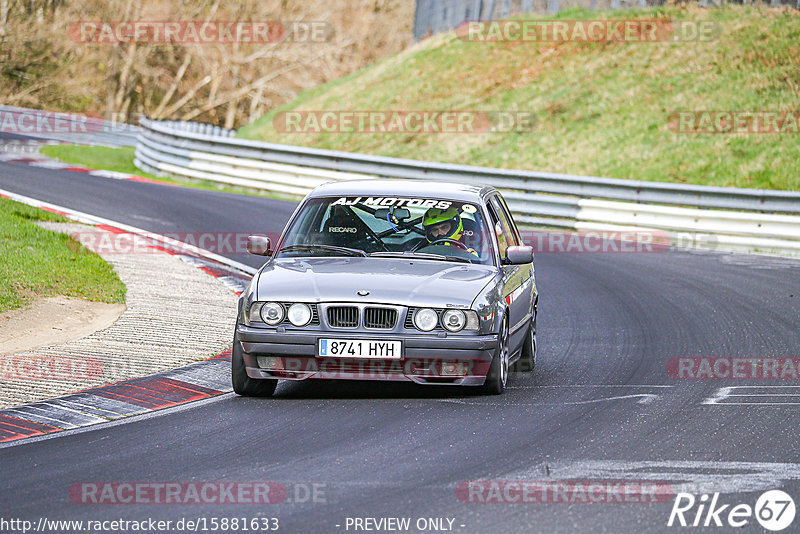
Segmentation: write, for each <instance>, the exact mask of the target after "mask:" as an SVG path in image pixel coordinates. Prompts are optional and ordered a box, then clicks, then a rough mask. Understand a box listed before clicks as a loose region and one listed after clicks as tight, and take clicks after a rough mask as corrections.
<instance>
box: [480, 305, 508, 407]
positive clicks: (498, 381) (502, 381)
mask: <svg viewBox="0 0 800 534" xmlns="http://www.w3.org/2000/svg"><path fill="white" fill-rule="evenodd" d="M508 351H509V349H508V322H507V321H505V320H504V321H503V326H502V327H501V328H500V338H499V340H498V345H497V351H496V352H495V354H494V358H492V364H491V366H490V367H489V375H488V376H487V377H486V382H484V383H483V392H484V393H485V394H486V395H500V394H501V393H502V392H503V391H505V389H506V384H507V383H508V359H509V356H510V355H509V353H508Z"/></svg>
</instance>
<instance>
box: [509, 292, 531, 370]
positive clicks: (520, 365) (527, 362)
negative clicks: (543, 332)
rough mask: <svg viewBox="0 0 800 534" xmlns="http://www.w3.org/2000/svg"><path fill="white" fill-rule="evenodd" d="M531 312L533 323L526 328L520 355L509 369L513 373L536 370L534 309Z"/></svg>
mask: <svg viewBox="0 0 800 534" xmlns="http://www.w3.org/2000/svg"><path fill="white" fill-rule="evenodd" d="M533 310H534V313H533V321H532V322H531V326H530V327H529V328H528V333H527V335H526V336H525V341H523V342H522V354H521V355H520V357H519V360H517V361H516V362H514V365H513V367H512V368H511V370H512V371H513V372H515V373H530V372H533V370H534V369H535V368H536V345H537V343H536V315H537V314H536V307H534V308H533Z"/></svg>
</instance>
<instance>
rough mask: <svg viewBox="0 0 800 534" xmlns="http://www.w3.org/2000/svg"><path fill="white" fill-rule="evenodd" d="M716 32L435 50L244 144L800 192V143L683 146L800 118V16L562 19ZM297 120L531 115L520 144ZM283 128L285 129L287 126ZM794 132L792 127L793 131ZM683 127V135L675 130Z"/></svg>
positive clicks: (361, 78) (431, 45)
mask: <svg viewBox="0 0 800 534" xmlns="http://www.w3.org/2000/svg"><path fill="white" fill-rule="evenodd" d="M603 17H608V18H616V19H632V18H638V19H657V20H661V21H666V20H673V21H710V22H711V23H712V24H713V25H714V28H716V29H718V31H716V33H715V35H718V37H717V38H715V39H714V40H711V41H685V42H656V43H630V42H627V43H620V42H616V43H587V42H561V43H543V42H494V43H476V42H467V41H465V40H463V39H460V38H459V37H458V36H457V35H456V34H455V33H449V34H446V35H438V36H434V37H432V38H429V39H426V40H424V41H422V42H420V43H418V44H417V45H415V46H413V47H412V48H410V49H408V50H406V51H404V52H402V53H400V54H398V55H396V56H393V57H390V58H388V59H386V60H383V61H381V62H379V63H377V64H375V65H373V66H371V67H369V68H367V69H364V70H362V71H360V72H357V73H355V74H352V75H350V76H347V77H345V78H342V79H339V80H335V81H333V82H330V83H327V84H325V85H322V86H320V87H318V88H316V89H314V90H311V91H307V92H305V93H302V94H301V95H300V96H299V97H298V98H297V99H296V100H294V101H293V102H291V103H290V104H288V105H286V106H284V107H281V108H279V109H278V110H275V111H273V112H271V113H269V114H267V115H265V116H263V117H261V118H259V119H258V120H257V121H255V122H254V123H252V124H250V125H248V126H246V127H244V128H242V129H241V130H240V131H239V135H240V136H241V137H247V138H252V139H261V140H265V141H271V142H278V143H286V144H297V145H305V146H313V147H319V148H331V149H337V150H346V151H352V152H364V153H370V154H379V155H386V156H396V157H407V158H414V159H423V160H434V161H443V162H454V163H465V164H474V165H485V166H491V167H507V168H521V169H534V170H546V171H552V172H563V173H574V174H583V175H596V176H608V177H614V178H627V179H640V180H658V181H668V182H682V183H693V184H711V185H726V186H739V187H756V188H770V189H791V190H798V189H800V172H798V170H800V144H799V143H798V141H800V133H782V134H764V133H751V134H741V133H739V134H707V133H676V132H675V131H674V130H673V129H671V128H670V124H669V123H670V121H671V120H673V119H674V117H675V115H674V114H675V113H676V112H678V111H686V110H691V111H702V110H717V111H720V110H736V111H759V112H760V111H776V112H787V111H800V105H799V104H800V13H798V12H797V11H795V10H791V9H772V8H767V7H747V6H746V7H725V8H713V9H701V8H698V7H675V6H671V7H664V8H654V9H648V10H636V11H616V12H594V13H592V12H587V11H578V10H575V11H569V12H562V13H561V14H559V16H558V18H559V19H564V20H576V19H592V18H603ZM288 110H336V111H339V110H358V111H364V110H376V111H387V110H439V111H449V110H482V111H503V110H505V111H508V110H517V111H524V112H531V113H532V114H533V116H534V117H535V128H534V129H533V131H529V132H510V133H496V132H495V133H446V134H443V133H427V134H417V133H411V132H405V133H379V134H375V133H361V132H358V133H313V132H312V133H291V134H288V133H284V132H280V131H277V130H276V128H275V126H274V124H273V118H274V117H275V116H276V113H280V112H285V111H288ZM279 116H280V115H279ZM787 124H788V126H787V129H789V130H791V124H790V123H787ZM674 127H675V124H673V128H674Z"/></svg>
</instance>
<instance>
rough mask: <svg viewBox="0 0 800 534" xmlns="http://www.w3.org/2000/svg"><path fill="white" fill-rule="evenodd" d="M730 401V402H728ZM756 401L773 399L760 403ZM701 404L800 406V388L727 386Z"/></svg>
mask: <svg viewBox="0 0 800 534" xmlns="http://www.w3.org/2000/svg"><path fill="white" fill-rule="evenodd" d="M728 399H731V400H732V401H728ZM758 399H775V400H773V401H769V402H761V401H759V400H758ZM783 399H785V400H783ZM703 404H706V405H713V406H792V405H800V386H777V385H776V386H728V387H723V388H719V389H717V391H716V392H714V396H713V397H708V398H707V399H705V400H704V401H703Z"/></svg>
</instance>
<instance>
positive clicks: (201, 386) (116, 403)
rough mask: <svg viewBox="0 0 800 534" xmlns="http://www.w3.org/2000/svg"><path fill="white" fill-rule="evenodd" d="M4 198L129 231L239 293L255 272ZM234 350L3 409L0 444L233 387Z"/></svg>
mask: <svg viewBox="0 0 800 534" xmlns="http://www.w3.org/2000/svg"><path fill="white" fill-rule="evenodd" d="M0 197H3V198H8V199H11V200H15V201H17V202H21V203H24V204H28V205H30V206H34V207H37V208H41V209H45V210H47V211H51V212H53V213H57V214H59V215H63V216H65V217H68V218H70V219H73V220H76V221H79V222H83V223H88V224H93V225H98V226H101V227H102V228H103V229H105V230H110V231H114V232H130V233H135V234H137V235H139V236H141V237H145V238H146V239H148V240H150V241H152V243H153V246H155V247H158V248H159V249H161V250H163V251H165V252H167V253H169V254H173V255H176V256H179V257H180V258H181V259H183V260H184V261H186V262H187V263H189V264H190V265H193V266H194V267H197V268H198V269H202V270H203V271H205V272H206V273H208V274H210V275H212V276H214V277H216V278H218V279H219V280H220V281H222V282H223V283H225V284H226V285H227V286H228V287H229V288H230V289H231V290H232V291H234V292H235V293H236V294H237V295H238V294H241V292H242V291H243V290H244V288H245V287H246V286H247V284H248V283H249V281H250V277H251V276H252V275H253V274H254V273H255V271H256V270H255V269H253V268H252V267H249V266H247V265H244V264H241V263H239V262H235V261H233V260H230V259H227V258H225V257H223V256H219V255H217V254H214V253H212V252H209V251H207V250H204V249H201V248H198V247H195V246H191V245H186V244H184V243H181V242H179V241H176V240H174V239H170V238H167V237H165V236H161V235H159V234H154V233H152V232H147V231H145V230H142V229H139V228H135V227H132V226H129V225H125V224H121V223H117V222H115V221H110V220H108V219H103V218H101V217H96V216H94V215H90V214H87V213H83V212H79V211H76V210H72V209H70V208H66V207H63V206H57V205H55V204H50V203H47V202H42V201H39V200H36V199H33V198H30V197H25V196H23V195H18V194H16V193H13V192H11V191H5V190H2V189H0ZM230 373H231V370H230V350H228V351H225V352H223V353H222V354H219V355H217V356H215V357H213V358H210V359H208V360H205V361H202V362H197V363H193V364H190V365H187V366H185V367H180V368H178V369H172V370H169V371H165V372H161V373H157V374H155V375H151V376H146V377H142V378H134V379H130V380H124V381H121V382H116V383H113V384H109V385H105V386H100V387H95V388H91V389H87V390H84V391H80V392H78V393H73V394H70V395H66V396H63V397H58V398H54V399H49V400H45V401H39V402H33V403H30V404H25V405H22V406H15V407H13V408H8V409H4V410H0V444H2V443H8V442H13V441H17V440H21V439H26V438H32V437H37V436H44V435H47V434H52V433H56V432H62V431H64V430H72V429H76V428H82V427H87V426H91V425H96V424H101V423H107V422H109V421H114V420H117V419H121V418H124V417H129V416H133V415H141V414H143V413H147V412H151V411H155V410H161V409H164V408H171V407H173V406H178V405H181V404H186V403H189V402H193V401H198V400H202V399H207V398H209V397H214V396H216V395H220V394H223V393H228V392H230V391H231V385H230Z"/></svg>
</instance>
